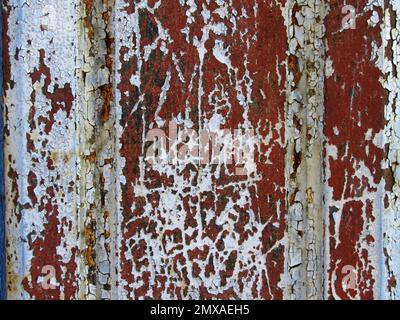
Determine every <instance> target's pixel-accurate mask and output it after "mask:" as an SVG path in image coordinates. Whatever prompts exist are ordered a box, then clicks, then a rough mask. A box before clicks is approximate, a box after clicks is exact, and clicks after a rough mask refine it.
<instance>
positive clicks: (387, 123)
mask: <svg viewBox="0 0 400 320" xmlns="http://www.w3.org/2000/svg"><path fill="white" fill-rule="evenodd" d="M344 6H352V8H354V19H355V21H353V22H352V21H350V22H349V21H347V24H343V21H344V20H346V17H345V16H344V14H343V7H344ZM399 10H400V7H399V4H398V1H395V0H375V1H372V0H359V1H356V0H346V1H343V0H276V1H265V0H252V1H247V2H246V1H236V0H227V1H221V0H216V1H208V0H206V1H197V0H196V1H194V0H179V1H178V0H176V1H172V0H159V1H150V0H140V1H129V0H82V1H78V0H73V1H67V2H66V1H62V0H53V1H50V0H29V1H25V2H24V3H22V2H20V1H17V0H6V1H4V4H3V55H2V59H3V93H4V154H5V156H4V160H5V166H4V167H5V169H4V179H5V233H6V235H5V237H6V277H7V279H6V283H7V285H6V291H7V297H8V298H10V299H266V300H269V299H398V297H399V281H398V280H397V279H398V277H399V272H400V269H399V261H400V260H399V259H400V249H399V241H400V239H399V232H398V230H399V219H398V209H397V207H398V192H399V190H400V189H399V179H400V176H399V172H400V170H399V168H398V167H397V166H398V162H399V161H398V160H397V156H398V150H399V145H400V144H399V141H398V139H400V131H399V128H400V126H399V122H398V121H399V119H398V90H399V89H398V88H399V86H400V82H399V81H398V75H397V67H398V63H399V52H398V51H399V46H398V45H399V41H400V40H399V39H400V34H399V31H398V30H399V28H400V27H399V23H400V18H399ZM347 12H350V14H351V13H352V12H353V11H351V10H350V11H347ZM61 21H62V23H61ZM351 22H352V23H351ZM353 27H354V28H353ZM171 124H176V126H173V125H171ZM219 129H221V130H227V131H228V132H231V131H232V132H233V131H234V130H239V131H246V130H253V131H254V132H255V134H256V141H257V145H256V147H255V150H254V162H253V163H247V164H246V165H245V166H244V168H241V167H240V166H239V164H238V163H237V162H235V161H236V160H237V159H236V158H235V161H233V162H227V163H223V162H221V161H220V162H213V161H209V163H205V164H204V163H202V162H201V163H200V162H199V161H195V160H193V158H191V160H190V161H186V162H185V161H171V162H169V161H166V162H160V163H149V162H148V161H146V154H147V152H148V151H149V149H150V148H151V147H152V141H149V135H151V133H152V132H154V131H153V130H158V131H157V132H161V133H163V138H164V140H163V143H164V144H166V145H167V146H168V147H169V150H170V151H171V150H172V151H171V153H169V154H163V156H165V158H168V157H171V155H175V154H178V148H180V146H181V144H182V141H179V138H181V137H182V135H183V134H184V132H186V133H187V132H188V130H189V132H190V133H191V135H192V136H190V134H189V136H190V137H189V136H188V137H187V138H188V141H190V143H189V142H188V145H189V146H191V147H192V149H193V145H194V144H195V143H194V142H193V141H192V140H191V139H192V138H193V136H194V137H197V138H194V139H195V140H196V139H197V140H200V138H199V136H200V135H199V133H200V132H202V130H209V131H210V132H212V133H213V134H215V136H214V138H215V137H219V138H220V136H218V134H219ZM196 134H197V135H196ZM223 137H224V138H225V139H227V140H225V141H224V144H225V146H226V145H228V144H229V139H228V138H227V137H228V136H227V135H223ZM188 149H190V148H188ZM191 151H193V150H191ZM208 156H209V157H211V158H212V159H213V160H215V159H216V158H218V155H215V154H212V155H208ZM221 157H222V156H221V155H219V160H220V159H221ZM231 160H232V159H231ZM206 162H207V161H206ZM238 169H243V170H239V171H238ZM244 169H245V170H244ZM238 172H242V173H243V172H244V174H242V175H238ZM0 220H1V217H0ZM53 271H54V275H53V278H52V279H51V281H50V282H49V283H47V284H46V283H45V281H46V280H45V279H48V275H49V274H50V275H52V272H53ZM48 272H50V273H48ZM0 274H1V272H0ZM349 279H350V280H349Z"/></svg>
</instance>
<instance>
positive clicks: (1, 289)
mask: <svg viewBox="0 0 400 320" xmlns="http://www.w3.org/2000/svg"><path fill="white" fill-rule="evenodd" d="M0 35H1V36H2V35H3V12H2V8H1V7H0ZM2 57H3V47H2V41H0V62H1V63H0V88H3V59H2ZM3 156H4V154H3V90H1V95H0V299H1V300H3V299H5V298H6V273H5V246H4V244H5V239H4V163H3Z"/></svg>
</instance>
